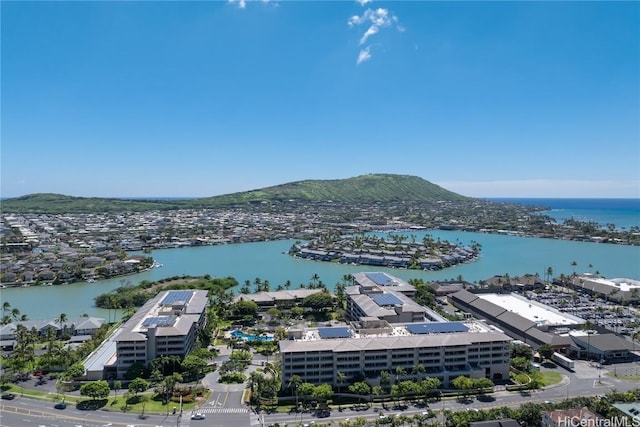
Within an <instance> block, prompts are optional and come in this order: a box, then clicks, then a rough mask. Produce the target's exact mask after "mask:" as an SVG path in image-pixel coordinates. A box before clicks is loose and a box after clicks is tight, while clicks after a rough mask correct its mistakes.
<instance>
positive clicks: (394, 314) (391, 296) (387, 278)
mask: <svg viewBox="0 0 640 427" xmlns="http://www.w3.org/2000/svg"><path fill="white" fill-rule="evenodd" d="M353 283H354V284H353V286H348V287H346V288H345V294H346V300H347V318H348V319H349V320H354V321H356V320H359V319H361V318H369V317H375V318H377V319H380V320H385V321H387V322H389V323H401V322H408V323H411V322H423V321H425V320H436V321H446V319H445V318H443V317H442V316H440V315H439V314H438V313H436V312H435V311H433V310H431V309H430V308H428V307H424V306H422V305H420V304H418V303H416V302H415V301H414V300H412V299H411V298H412V297H414V296H415V294H416V289H415V287H413V286H412V285H410V284H409V283H407V282H405V281H404V280H402V279H399V278H397V277H394V276H391V275H390V274H387V273H380V272H373V273H356V274H354V275H353Z"/></svg>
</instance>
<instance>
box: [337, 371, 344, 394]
mask: <svg viewBox="0 0 640 427" xmlns="http://www.w3.org/2000/svg"><path fill="white" fill-rule="evenodd" d="M336 378H337V380H338V393H340V392H342V386H343V385H344V383H345V381H346V380H347V375H346V374H345V373H344V372H342V371H338V372H336Z"/></svg>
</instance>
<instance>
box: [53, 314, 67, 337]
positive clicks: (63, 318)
mask: <svg viewBox="0 0 640 427" xmlns="http://www.w3.org/2000/svg"><path fill="white" fill-rule="evenodd" d="M67 320H68V319H67V314H66V313H60V315H58V317H56V323H58V324H59V325H60V333H63V332H64V327H63V326H62V324H63V323H64V322H66V321H67Z"/></svg>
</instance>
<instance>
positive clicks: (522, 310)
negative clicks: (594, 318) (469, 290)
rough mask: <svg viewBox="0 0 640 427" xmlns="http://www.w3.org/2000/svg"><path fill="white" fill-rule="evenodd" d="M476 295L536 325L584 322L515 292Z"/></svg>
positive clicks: (578, 323)
mask: <svg viewBox="0 0 640 427" xmlns="http://www.w3.org/2000/svg"><path fill="white" fill-rule="evenodd" d="M477 296H478V298H480V299H482V300H485V301H488V302H491V303H493V304H495V305H496V306H499V307H504V308H505V311H508V312H513V313H515V314H518V315H519V316H521V317H524V318H525V319H527V320H530V321H532V322H534V323H535V324H536V325H538V326H557V325H581V324H583V323H584V322H585V320H584V319H581V318H579V317H577V316H573V315H571V314H567V313H562V312H560V311H558V310H556V309H554V308H552V307H549V306H547V305H544V304H540V303H538V302H536V301H531V300H528V299H527V298H524V297H522V296H520V295H516V294H478V295H477Z"/></svg>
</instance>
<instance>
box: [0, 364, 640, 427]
mask: <svg viewBox="0 0 640 427" xmlns="http://www.w3.org/2000/svg"><path fill="white" fill-rule="evenodd" d="M258 365H260V362H259V363H258ZM575 366H576V367H575V371H574V372H569V371H566V370H564V369H562V368H557V369H555V370H556V371H557V372H558V373H560V374H562V375H563V380H562V382H561V383H560V384H558V385H555V386H553V387H550V388H548V389H545V390H540V391H535V392H531V393H523V394H520V393H511V392H506V391H499V392H496V393H494V394H493V395H492V396H491V397H490V398H488V399H484V400H477V399H475V400H474V401H473V403H472V406H473V407H474V408H478V409H484V408H491V407H496V406H517V405H520V404H521V403H523V402H524V401H527V402H538V403H542V402H545V401H553V402H557V401H561V400H563V399H566V398H567V397H574V396H588V395H599V394H605V393H606V392H608V391H610V390H612V389H613V388H615V389H617V390H621V391H622V390H629V389H632V388H637V387H640V381H624V380H621V379H618V378H615V377H610V376H608V375H606V374H607V372H609V371H610V372H612V373H613V372H618V371H622V372H631V373H633V372H635V371H636V370H638V369H640V365H638V364H626V365H617V366H605V367H604V369H602V370H598V368H597V367H596V366H592V365H589V364H588V363H586V362H582V361H576V364H575ZM256 368H257V366H253V367H252V369H256ZM542 369H543V370H546V368H542ZM217 380H218V373H217V372H214V373H212V374H210V375H208V376H207V377H205V378H204V379H203V383H204V384H205V385H206V386H207V387H209V389H210V390H211V395H210V398H209V400H208V401H207V402H206V403H204V404H202V405H201V406H200V407H199V408H198V409H196V410H195V411H197V412H201V413H203V414H204V415H205V416H206V419H205V420H191V419H189V417H190V416H191V413H192V412H185V413H184V416H183V417H182V419H180V420H178V417H176V416H175V415H169V416H164V415H162V416H161V415H150V416H148V417H147V418H146V419H144V420H141V419H139V418H138V415H137V414H123V413H121V412H104V411H95V412H89V411H80V410H77V409H75V408H74V407H73V406H72V405H70V406H68V407H67V409H65V410H63V411H59V410H55V409H53V402H51V401H38V400H33V399H27V398H21V397H20V396H18V397H17V398H16V399H14V400H11V401H2V402H1V405H0V426H1V427H39V426H46V427H76V426H82V427H103V426H109V425H110V426H112V427H125V426H128V425H136V426H139V427H155V426H162V427H172V426H176V427H178V425H179V427H198V426H203V427H204V426H207V427H209V426H211V427H229V426H231V427H250V426H253V427H258V426H260V427H262V426H267V425H269V424H272V423H276V422H278V423H280V425H283V424H285V423H289V424H292V423H301V424H304V423H311V421H316V422H319V421H326V420H327V419H318V418H316V417H315V416H314V415H313V413H310V412H306V413H297V414H294V413H292V414H266V413H265V414H255V413H253V412H251V411H250V410H249V409H248V408H247V407H246V406H245V405H244V404H243V402H242V394H243V390H244V385H243V384H220V383H218V382H217ZM469 406H470V404H469V403H460V402H458V401H456V400H444V401H442V402H437V403H434V404H432V405H430V408H431V409H432V410H435V411H439V410H441V409H449V410H465V409H467V408H468V407H469ZM379 410H383V411H384V413H385V414H387V415H388V414H392V413H400V412H399V411H396V410H393V409H384V408H382V407H381V406H379V405H376V406H375V407H373V408H368V409H367V410H364V411H353V410H350V409H346V408H345V409H344V410H343V411H342V412H340V411H337V410H334V411H332V413H331V416H330V418H329V419H330V420H331V421H334V422H335V421H340V420H345V419H347V418H351V419H353V418H357V417H358V416H364V417H366V418H376V417H377V416H378V411H379ZM424 410H425V408H416V407H410V408H408V409H406V410H404V411H402V413H403V414H417V413H421V412H422V411H424ZM178 421H179V424H178ZM109 423H111V424H109Z"/></svg>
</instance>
